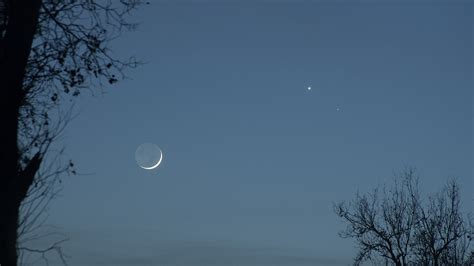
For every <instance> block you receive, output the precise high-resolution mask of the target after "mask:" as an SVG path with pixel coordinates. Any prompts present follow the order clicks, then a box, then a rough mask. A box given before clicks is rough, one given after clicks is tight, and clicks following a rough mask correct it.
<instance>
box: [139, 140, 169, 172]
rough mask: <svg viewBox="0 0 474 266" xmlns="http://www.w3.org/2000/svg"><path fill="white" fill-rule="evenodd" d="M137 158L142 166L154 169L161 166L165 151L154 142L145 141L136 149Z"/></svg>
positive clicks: (146, 168)
mask: <svg viewBox="0 0 474 266" xmlns="http://www.w3.org/2000/svg"><path fill="white" fill-rule="evenodd" d="M135 160H136V161H137V164H138V166H140V168H142V169H145V170H152V169H155V168H157V167H158V166H160V164H161V161H162V160H163V152H162V151H161V149H160V147H158V145H156V144H154V143H149V142H147V143H143V144H141V145H140V146H138V148H137V150H136V151H135Z"/></svg>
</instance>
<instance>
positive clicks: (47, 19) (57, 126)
mask: <svg viewBox="0 0 474 266" xmlns="http://www.w3.org/2000/svg"><path fill="white" fill-rule="evenodd" d="M140 4H141V1H140V0H120V1H112V0H102V1H95V0H61V1H59V0H1V1H0V88H1V90H0V121H1V122H2V130H1V131H0V132H1V133H0V134H1V138H0V141H1V142H2V149H0V169H2V171H1V173H0V217H1V218H0V264H1V265H3V266H5V265H7V266H9V265H16V264H17V260H18V246H17V240H18V233H19V232H18V228H19V226H20V225H21V226H22V227H21V228H22V229H21V230H29V229H32V228H33V227H32V222H33V221H35V218H34V217H37V216H36V215H32V213H35V212H36V211H38V210H41V208H40V207H38V206H44V205H41V204H44V200H45V197H46V199H48V198H49V199H50V198H51V196H52V195H53V194H54V193H52V191H54V189H53V190H52V189H51V185H53V184H54V183H55V182H54V181H53V180H57V179H56V178H57V174H58V171H59V172H63V171H73V170H71V169H70V167H72V164H70V163H67V164H66V165H65V166H59V167H57V168H55V169H50V170H51V172H49V173H48V172H43V174H39V172H41V171H40V169H41V167H42V165H43V162H45V161H46V160H47V158H45V157H46V155H47V154H49V153H48V152H49V151H50V147H51V144H52V142H53V141H54V140H55V138H56V137H57V136H58V135H59V134H60V132H61V130H62V128H64V126H65V124H66V123H67V121H68V118H69V117H68V113H67V112H64V109H65V107H64V103H67V102H69V101H72V100H73V99H74V97H76V96H78V95H79V93H80V92H81V90H84V89H91V91H93V89H94V88H100V87H101V86H102V85H103V84H105V83H110V84H113V83H115V82H117V81H118V79H119V78H122V77H123V70H124V69H125V68H127V67H134V66H136V63H137V62H136V61H134V60H133V59H131V60H125V61H124V60H120V59H117V58H116V57H114V56H113V55H112V54H111V51H110V49H109V42H110V41H111V40H113V39H115V38H116V37H118V36H119V35H120V33H121V32H122V31H123V30H128V29H133V28H134V27H135V24H133V23H129V22H127V16H128V14H129V12H130V11H132V10H133V9H135V8H136V7H137V6H138V5H140ZM60 103H61V104H60ZM66 110H67V108H66ZM53 111H56V112H53ZM52 160H53V159H52ZM43 167H44V166H43ZM44 169H47V167H46V168H44ZM51 193H52V194H51ZM40 201H42V202H43V203H41V204H39V205H38V202H40ZM32 202H33V203H32ZM34 202H36V203H34ZM22 206H23V207H22ZM28 206H29V207H28ZM34 206H37V207H34ZM38 208H39V209H38ZM20 210H22V211H24V215H23V216H21V215H20ZM32 210H35V211H33V212H31V211H32ZM20 217H22V219H24V220H20ZM28 219H29V221H28ZM24 248H25V247H24ZM24 250H27V248H25V249H24Z"/></svg>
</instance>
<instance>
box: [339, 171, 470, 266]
mask: <svg viewBox="0 0 474 266" xmlns="http://www.w3.org/2000/svg"><path fill="white" fill-rule="evenodd" d="M418 180H419V178H418V177H417V176H416V175H415V171H414V170H413V169H408V170H406V171H404V172H403V173H402V174H401V175H400V176H399V177H397V178H395V179H394V184H393V186H391V187H390V188H388V189H387V188H385V187H384V188H383V189H382V192H380V191H379V189H375V190H374V191H373V192H371V193H368V194H366V195H360V194H359V193H357V195H356V198H355V200H353V201H351V202H349V203H346V202H340V203H338V204H336V205H335V212H336V214H337V215H338V216H339V217H341V218H342V219H343V220H344V221H345V222H346V223H347V228H346V229H345V230H344V231H342V232H341V234H340V235H341V236H342V237H344V238H355V240H356V241H357V244H358V246H359V251H358V254H357V256H356V257H355V259H354V264H355V265H360V264H361V263H363V262H365V261H379V262H380V259H382V260H385V261H386V263H387V264H393V265H397V266H398V265H400V266H402V265H436V266H438V265H472V263H474V261H473V257H474V253H472V252H474V250H472V247H471V245H470V244H471V237H472V234H473V226H472V225H473V224H472V218H471V216H467V217H464V216H463V215H462V212H461V206H460V196H459V187H458V185H457V183H456V182H455V181H454V180H450V181H449V182H448V183H447V185H446V187H445V188H443V190H442V191H441V192H439V193H437V194H435V195H433V196H430V197H429V198H428V201H426V202H425V201H423V200H422V198H421V196H420V192H419V189H418V187H419V186H418Z"/></svg>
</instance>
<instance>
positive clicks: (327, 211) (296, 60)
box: [49, 1, 474, 266]
mask: <svg viewBox="0 0 474 266" xmlns="http://www.w3.org/2000/svg"><path fill="white" fill-rule="evenodd" d="M373 2H374V3H375V1H373ZM384 2H386V1H384ZM423 2H424V4H421V2H420V4H413V3H412V4H407V3H405V4H395V3H394V1H392V4H374V3H372V4H367V3H366V4H348V3H345V4H342V3H339V4H322V3H321V2H316V1H298V2H295V3H290V1H273V2H271V1H259V3H257V1H255V3H246V4H238V3H237V2H236V1H234V2H232V3H230V1H227V3H218V2H217V1H200V2H197V1H195V2H191V1H189V2H185V1H156V2H153V1H152V4H151V5H148V6H146V7H145V8H143V9H141V10H139V11H138V12H137V13H136V14H135V17H134V18H135V19H136V20H138V21H140V22H142V25H141V26H140V28H139V29H138V31H136V32H133V33H127V34H124V35H123V36H122V38H121V39H119V40H117V42H115V45H114V48H115V51H116V54H117V55H123V56H127V55H133V56H136V57H137V58H139V59H143V60H144V61H146V62H148V63H147V64H146V65H144V66H142V67H140V68H138V69H136V70H132V71H130V72H129V76H130V77H131V78H132V79H131V80H126V81H123V82H121V83H119V84H118V85H116V86H113V87H108V88H107V89H106V92H107V93H106V94H105V95H103V96H99V97H95V98H94V97H92V96H90V95H84V96H83V98H82V99H83V100H81V101H80V103H78V109H80V113H79V116H78V117H77V118H76V119H75V120H73V122H71V124H70V125H69V127H68V129H67V131H66V134H65V135H64V137H63V139H62V142H63V143H64V145H65V146H66V147H67V155H68V156H69V157H71V158H73V159H74V161H75V163H76V165H77V167H78V170H79V172H82V173H91V174H90V175H84V176H72V177H66V178H65V182H64V189H63V192H62V196H61V197H60V198H59V199H57V200H56V201H55V202H54V203H53V204H52V206H51V210H50V218H49V223H51V224H54V225H57V226H58V227H59V228H60V229H61V231H62V232H64V233H65V234H67V235H69V236H70V238H71V240H70V241H69V242H68V243H67V244H66V245H65V247H66V252H67V253H68V254H69V255H71V259H70V261H69V262H70V265H73V266H75V265H78V266H79V265H81V266H82V265H166V266H178V265H179V266H190V265H197V266H207V265H222V266H228V265H235V266H257V265H259V266H262V265H269V266H270V265H280V266H303V265H304V266H306V265H347V264H349V263H350V262H351V258H352V257H353V256H354V254H355V249H354V248H353V245H354V243H353V242H352V241H351V240H344V239H340V238H339V237H338V235H337V233H338V231H340V230H341V229H343V228H344V227H343V224H342V223H341V222H340V220H339V219H338V218H337V217H336V215H335V214H334V213H333V210H332V203H333V202H337V201H340V200H350V199H352V198H353V197H354V196H355V192H356V191H357V189H359V190H360V191H362V192H363V191H368V190H370V189H372V188H374V187H375V186H377V185H381V184H384V183H385V182H388V181H389V180H390V178H391V177H392V176H393V173H394V172H397V171H400V170H402V169H403V168H404V167H405V166H415V167H417V169H418V173H419V174H420V176H421V183H422V186H423V192H432V191H435V190H437V189H438V188H440V187H441V186H442V185H443V184H444V183H445V181H446V178H447V177H450V176H453V177H457V178H458V180H459V183H460V184H461V186H462V191H461V192H462V194H463V199H464V208H465V209H466V210H472V209H473V205H472V196H471V195H472V194H473V192H474V191H473V185H474V184H473V181H472V179H473V172H472V161H473V157H472V148H473V146H472V133H473V128H472V121H473V120H472V119H473V109H472V100H473V97H472V85H473V84H472V62H473V61H472V60H473V55H472V44H473V43H472V34H473V28H472V24H473V17H472V12H473V8H472V5H468V4H461V3H460V2H459V3H457V4H428V3H427V1H423ZM466 3H467V2H466ZM308 86H311V87H312V90H310V91H308V90H307V87H308ZM338 108H339V110H337V109H338ZM143 142H153V143H156V144H157V145H159V146H160V147H161V148H162V150H163V152H164V159H163V162H162V164H161V166H160V167H159V168H158V170H157V171H145V170H143V169H140V168H139V167H138V166H137V165H136V162H135V159H134V153H135V149H136V148H137V147H138V146H139V145H140V144H141V143H143Z"/></svg>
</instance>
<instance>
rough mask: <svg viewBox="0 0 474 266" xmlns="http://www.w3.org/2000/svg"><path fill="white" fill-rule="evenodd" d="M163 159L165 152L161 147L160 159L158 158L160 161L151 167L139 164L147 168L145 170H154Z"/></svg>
mask: <svg viewBox="0 0 474 266" xmlns="http://www.w3.org/2000/svg"><path fill="white" fill-rule="evenodd" d="M161 160H163V152H162V151H161V149H160V159H159V160H158V162H157V163H156V164H155V165H153V166H150V167H145V166H141V165H139V166H140V167H141V168H143V169H145V170H152V169H155V168H156V167H158V166H159V165H160V163H161Z"/></svg>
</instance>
